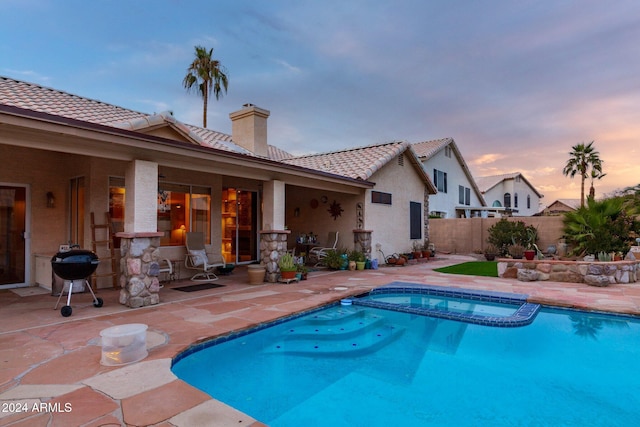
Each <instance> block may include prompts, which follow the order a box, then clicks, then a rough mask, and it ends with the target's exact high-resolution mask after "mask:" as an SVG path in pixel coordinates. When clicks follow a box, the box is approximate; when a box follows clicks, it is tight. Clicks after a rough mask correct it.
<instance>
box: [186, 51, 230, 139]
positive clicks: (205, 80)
mask: <svg viewBox="0 0 640 427" xmlns="http://www.w3.org/2000/svg"><path fill="white" fill-rule="evenodd" d="M195 49H196V58H195V59H194V60H193V62H192V63H191V65H189V68H187V75H186V76H185V77H184V79H183V80H182V85H183V86H184V87H185V89H187V92H189V91H191V90H193V89H194V88H197V91H198V93H199V94H200V96H202V99H203V100H204V108H203V113H202V126H203V127H205V128H206V127H207V104H208V103H209V94H210V93H211V92H213V95H214V96H215V97H216V99H220V96H222V90H223V89H224V92H225V93H226V92H227V87H228V85H229V79H228V77H227V74H226V70H225V68H224V67H223V66H222V65H221V64H220V61H218V60H217V59H213V48H211V49H209V50H207V49H206V48H204V47H203V46H196V47H195Z"/></svg>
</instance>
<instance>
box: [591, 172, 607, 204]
mask: <svg viewBox="0 0 640 427" xmlns="http://www.w3.org/2000/svg"><path fill="white" fill-rule="evenodd" d="M605 176H607V174H606V173H602V171H601V170H600V171H598V170H596V169H595V168H594V169H591V187H589V198H590V199H595V198H596V189H595V187H594V186H593V181H595V180H596V179H598V180H600V179H602V178H604V177H605Z"/></svg>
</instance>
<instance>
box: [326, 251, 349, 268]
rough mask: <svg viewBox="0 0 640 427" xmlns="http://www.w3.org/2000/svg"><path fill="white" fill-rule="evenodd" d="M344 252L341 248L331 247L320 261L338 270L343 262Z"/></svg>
mask: <svg viewBox="0 0 640 427" xmlns="http://www.w3.org/2000/svg"><path fill="white" fill-rule="evenodd" d="M345 253H346V252H345V251H344V250H342V249H331V250H329V251H327V254H326V255H325V257H324V258H323V259H322V263H323V264H324V265H326V266H327V267H328V268H330V269H332V270H338V269H340V267H342V264H343V263H344V257H343V255H344V254H345Z"/></svg>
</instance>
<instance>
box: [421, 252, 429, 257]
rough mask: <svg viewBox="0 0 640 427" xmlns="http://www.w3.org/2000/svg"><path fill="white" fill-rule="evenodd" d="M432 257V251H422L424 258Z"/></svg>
mask: <svg viewBox="0 0 640 427" xmlns="http://www.w3.org/2000/svg"><path fill="white" fill-rule="evenodd" d="M430 256H431V251H422V258H429V257H430Z"/></svg>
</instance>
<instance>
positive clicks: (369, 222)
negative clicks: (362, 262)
mask: <svg viewBox="0 0 640 427" xmlns="http://www.w3.org/2000/svg"><path fill="white" fill-rule="evenodd" d="M370 181H373V182H375V183H376V186H375V188H374V189H373V191H382V192H385V193H391V194H392V205H390V206H389V205H381V204H375V203H371V190H367V194H366V196H365V218H366V222H365V226H364V228H365V229H368V230H373V233H372V235H371V239H372V242H371V246H372V248H371V254H372V257H377V258H378V260H379V262H382V261H383V258H382V254H380V253H379V252H377V250H376V245H378V244H379V245H380V248H381V250H382V252H384V254H385V255H386V256H389V255H391V254H392V253H394V252H398V253H400V252H407V251H410V250H411V246H412V242H413V241H412V240H411V239H410V238H409V202H410V201H411V202H418V203H420V204H421V205H422V207H423V211H424V189H425V186H424V182H423V181H422V180H421V179H420V176H419V175H418V173H417V171H416V170H415V166H414V165H413V164H411V162H409V160H408V159H407V158H406V156H405V158H404V165H403V166H400V165H399V164H398V161H397V159H394V160H392V161H390V162H389V163H388V164H387V165H386V166H385V167H384V168H382V169H381V170H379V171H377V172H376V173H375V174H373V176H372V177H371V179H370ZM420 223H421V224H423V223H424V218H422V220H421V222H420ZM424 238H425V230H424V229H423V230H422V238H421V239H419V240H418V241H420V242H422V241H423V240H424Z"/></svg>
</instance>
